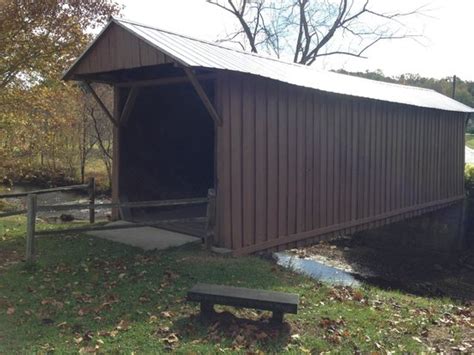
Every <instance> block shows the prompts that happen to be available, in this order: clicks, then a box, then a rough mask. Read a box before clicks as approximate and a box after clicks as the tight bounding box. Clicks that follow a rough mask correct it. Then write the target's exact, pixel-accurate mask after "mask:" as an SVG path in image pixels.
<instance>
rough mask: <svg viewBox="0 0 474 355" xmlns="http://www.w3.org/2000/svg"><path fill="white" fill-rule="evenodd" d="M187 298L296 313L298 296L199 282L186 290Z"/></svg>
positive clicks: (210, 302)
mask: <svg viewBox="0 0 474 355" xmlns="http://www.w3.org/2000/svg"><path fill="white" fill-rule="evenodd" d="M187 300H188V301H192V302H201V304H207V305H214V304H220V305H225V306H234V307H241V308H255V309H262V310H267V311H274V312H277V313H293V314H296V313H297V311H298V302H299V297H298V295H296V294H292V293H284V292H274V291H264V290H254V289H250V288H243V287H232V286H223V285H211V284H202V283H200V284H196V285H195V286H194V287H193V288H192V289H191V290H189V291H188V295H187Z"/></svg>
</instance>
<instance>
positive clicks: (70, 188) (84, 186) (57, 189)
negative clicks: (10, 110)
mask: <svg viewBox="0 0 474 355" xmlns="http://www.w3.org/2000/svg"><path fill="white" fill-rule="evenodd" d="M89 187H90V183H89V184H82V185H70V186H62V187H52V188H50V189H43V190H34V191H27V192H14V193H10V194H0V198H18V197H25V196H28V195H42V194H49V193H52V192H64V191H75V190H86V189H88V188H89Z"/></svg>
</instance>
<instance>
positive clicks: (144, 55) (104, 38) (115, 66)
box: [74, 24, 173, 74]
mask: <svg viewBox="0 0 474 355" xmlns="http://www.w3.org/2000/svg"><path fill="white" fill-rule="evenodd" d="M166 63H173V60H172V59H171V58H169V57H168V56H166V55H165V54H163V53H161V52H160V51H158V50H156V49H155V48H153V47H152V46H150V45H149V44H147V43H146V42H144V41H141V40H139V39H138V38H137V37H136V36H134V35H132V34H130V33H129V32H127V31H126V30H124V29H123V28H121V27H120V26H118V25H116V24H112V25H111V26H110V27H109V28H108V29H107V30H106V31H105V32H104V33H103V34H102V35H101V37H100V38H99V40H98V41H97V42H96V43H95V44H94V45H93V46H92V47H91V48H90V49H89V50H88V51H87V52H86V54H85V55H84V58H83V60H81V61H80V62H79V63H78V65H77V67H76V69H75V71H74V74H91V73H99V72H108V71H113V70H120V69H130V68H138V67H142V66H150V65H159V64H166Z"/></svg>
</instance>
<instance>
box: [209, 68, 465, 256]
mask: <svg viewBox="0 0 474 355" xmlns="http://www.w3.org/2000/svg"><path fill="white" fill-rule="evenodd" d="M217 85H218V88H217V90H218V91H219V95H218V97H219V102H218V103H217V107H218V110H219V111H220V115H221V116H222V119H223V125H222V126H221V127H219V128H218V130H217V135H218V137H217V142H218V147H217V156H218V161H217V178H218V179H217V180H218V183H217V191H218V192H217V193H218V209H217V211H218V226H217V228H218V229H217V238H218V243H219V245H221V246H223V247H227V248H232V249H233V250H234V251H235V253H236V254H245V253H251V252H255V251H259V250H265V249H274V248H280V249H281V248H285V247H289V246H293V245H296V244H295V243H297V245H302V244H303V243H305V242H312V241H315V240H318V239H320V238H324V237H325V236H330V235H334V234H338V233H353V232H355V231H358V230H364V229H369V228H374V227H378V226H381V225H384V224H387V223H391V222H394V221H398V220H401V219H404V218H409V217H412V216H415V215H419V214H421V213H424V212H427V211H431V210H434V209H436V208H441V207H444V206H447V205H448V204H450V203H453V202H454V201H456V200H457V199H458V198H460V197H461V196H462V195H463V193H464V187H463V164H464V140H463V127H464V126H463V119H464V118H463V117H464V116H463V115H462V114H458V113H451V112H445V111H439V110H431V109H423V108H416V107H410V106H404V105H398V104H391V103H385V102H377V101H372V100H364V99H356V98H349V97H343V96H336V95H330V94H324V93H319V92H317V91H315V90H309V89H303V88H298V87H294V86H290V85H288V84H284V83H279V82H276V81H271V80H267V79H263V78H257V77H251V76H247V75H242V74H236V73H227V72H222V73H221V74H220V75H219V79H218V83H217Z"/></svg>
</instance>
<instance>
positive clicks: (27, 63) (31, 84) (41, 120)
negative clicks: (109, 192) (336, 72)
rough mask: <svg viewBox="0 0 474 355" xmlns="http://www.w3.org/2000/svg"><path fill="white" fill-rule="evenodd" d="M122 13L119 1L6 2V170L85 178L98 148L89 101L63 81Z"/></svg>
mask: <svg viewBox="0 0 474 355" xmlns="http://www.w3.org/2000/svg"><path fill="white" fill-rule="evenodd" d="M119 11H120V6H119V5H117V3H115V2H114V1H113V0H42V1H32V0H0V142H1V143H0V160H1V162H2V163H1V164H0V170H2V168H6V167H8V166H11V167H13V168H14V169H15V170H17V171H19V170H22V169H24V170H29V169H31V168H32V166H34V165H35V164H39V165H40V166H41V168H42V169H43V168H44V169H46V168H47V169H52V170H56V169H58V168H61V169H67V170H68V171H69V172H70V173H71V174H73V172H72V171H73V170H76V168H77V166H80V169H79V170H80V171H81V174H80V175H82V176H83V174H84V164H83V163H84V159H86V158H87V156H88V154H90V153H91V151H92V150H93V149H92V145H93V144H95V143H96V141H97V139H96V134H95V128H94V124H93V121H92V119H91V115H90V112H88V110H87V109H86V106H87V105H86V104H85V103H84V100H86V101H87V100H89V99H88V98H87V97H86V96H85V95H84V93H83V92H82V91H81V90H80V89H79V88H78V87H77V86H75V85H74V84H68V83H64V82H62V81H60V78H61V74H62V72H63V71H64V70H65V69H66V68H67V67H68V66H69V65H70V64H71V63H72V61H73V60H74V59H75V58H77V56H78V55H80V53H81V52H82V51H83V50H84V49H85V47H86V45H87V44H88V43H89V42H90V40H91V39H92V36H93V32H94V30H95V29H96V28H97V27H98V26H102V25H103V24H104V23H105V22H106V21H107V20H108V18H109V17H110V16H112V15H116V14H118V12H119ZM69 172H68V173H69ZM0 173H2V172H1V171H0Z"/></svg>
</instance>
